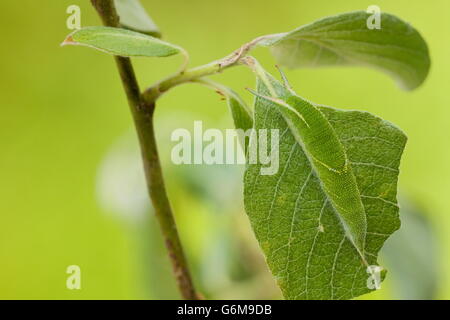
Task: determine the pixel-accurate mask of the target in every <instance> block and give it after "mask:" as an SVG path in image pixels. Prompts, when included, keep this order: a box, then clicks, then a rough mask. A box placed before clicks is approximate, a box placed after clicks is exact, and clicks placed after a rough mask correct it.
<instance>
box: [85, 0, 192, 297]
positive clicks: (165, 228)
mask: <svg viewBox="0 0 450 320" xmlns="http://www.w3.org/2000/svg"><path fill="white" fill-rule="evenodd" d="M91 2H92V5H93V6H94V7H95V9H96V10H97V12H98V14H99V15H100V18H101V19H102V21H103V24H104V25H106V26H109V27H119V26H120V21H119V16H118V14H117V11H116V8H115V6H114V1H113V0H91ZM115 60H116V64H117V68H118V69H119V73H120V77H121V79H122V85H123V87H124V89H125V92H126V95H127V99H128V103H129V105H130V109H131V112H132V114H133V119H134V123H135V126H136V131H137V133H138V137H139V142H140V146H141V153H142V159H143V162H144V170H145V175H146V179H147V186H148V190H149V193H150V198H151V200H152V203H153V207H154V209H155V215H156V218H157V219H158V221H159V224H160V226H161V229H162V233H163V236H164V241H165V244H166V247H167V250H168V252H169V257H170V260H171V262H172V266H173V270H174V274H175V277H176V278H177V282H178V287H179V289H180V292H181V295H182V296H183V298H185V299H190V300H195V299H198V296H197V294H196V292H195V289H194V285H193V282H192V279H191V275H190V272H189V268H188V265H187V261H186V258H185V255H184V252H183V248H182V246H181V242H180V238H179V236H178V231H177V228H176V224H175V219H174V217H173V213H172V209H171V207H170V203H169V199H168V197H167V193H166V188H165V184H164V179H163V174H162V169H161V164H160V161H159V156H158V150H157V147H156V140H155V133H154V125H153V112H154V109H155V102H154V101H151V100H146V101H144V99H142V97H141V93H140V89H139V85H138V82H137V80H136V75H135V73H134V69H133V66H132V64H131V60H130V59H129V58H124V57H117V56H116V57H115Z"/></svg>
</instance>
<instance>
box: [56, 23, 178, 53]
mask: <svg viewBox="0 0 450 320" xmlns="http://www.w3.org/2000/svg"><path fill="white" fill-rule="evenodd" d="M63 45H81V46H86V47H91V48H94V49H97V50H100V51H103V52H106V53H109V54H113V55H117V56H124V57H134V56H142V57H167V56H171V55H174V54H177V53H180V52H184V51H183V49H181V48H180V47H178V46H175V45H173V44H170V43H167V42H164V41H161V40H159V39H157V38H154V37H151V36H148V35H145V34H142V33H138V32H134V31H129V30H125V29H120V28H110V27H86V28H82V29H80V30H76V31H75V32H73V33H71V34H70V35H69V36H68V37H67V38H66V40H65V41H64V42H63Z"/></svg>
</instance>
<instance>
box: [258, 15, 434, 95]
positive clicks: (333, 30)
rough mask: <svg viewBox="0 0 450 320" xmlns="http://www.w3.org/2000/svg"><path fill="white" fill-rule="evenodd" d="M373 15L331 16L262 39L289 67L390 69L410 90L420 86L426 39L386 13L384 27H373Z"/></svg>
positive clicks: (427, 65)
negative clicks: (371, 20) (264, 39)
mask: <svg viewBox="0 0 450 320" xmlns="http://www.w3.org/2000/svg"><path fill="white" fill-rule="evenodd" d="M369 17H370V14H368V13H366V12H364V11H356V12H350V13H345V14H340V15H337V16H332V17H327V18H324V19H321V20H318V21H316V22H313V23H311V24H308V25H305V26H302V27H300V28H298V29H295V30H293V31H291V32H286V33H281V34H279V35H276V36H275V37H271V38H270V40H268V41H265V42H262V43H261V44H262V45H266V46H272V47H273V48H272V52H273V54H274V55H275V57H276V59H277V60H278V61H279V63H281V64H283V65H286V66H287V67H290V68H297V67H320V66H334V65H365V66H370V67H374V68H376V69H380V70H382V71H384V72H386V73H388V74H389V75H391V76H392V77H394V78H395V79H396V80H397V81H398V82H399V84H400V85H401V86H402V87H403V88H405V89H409V90H410V89H414V88H416V87H418V86H419V85H420V84H421V83H422V82H423V81H424V80H425V78H426V76H427V74H428V70H429V68H430V58H429V54H428V47H427V44H426V43H425V41H424V40H423V38H422V37H421V36H420V34H419V33H418V32H417V30H416V29H414V28H413V27H412V26H411V25H410V24H408V23H406V22H404V21H402V20H401V19H399V18H397V17H395V16H393V15H390V14H387V13H382V14H381V29H369V28H368V27H367V19H368V18H369Z"/></svg>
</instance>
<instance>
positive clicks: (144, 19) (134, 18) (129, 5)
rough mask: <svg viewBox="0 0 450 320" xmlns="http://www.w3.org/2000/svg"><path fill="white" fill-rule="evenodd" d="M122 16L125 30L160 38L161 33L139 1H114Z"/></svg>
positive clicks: (121, 20)
mask: <svg viewBox="0 0 450 320" xmlns="http://www.w3.org/2000/svg"><path fill="white" fill-rule="evenodd" d="M114 2H115V5H116V9H117V12H118V14H119V16H120V24H121V25H122V26H123V27H124V28H125V29H130V30H133V31H137V32H141V33H145V34H148V35H151V36H153V37H157V38H160V37H161V32H160V31H159V29H158V27H157V26H156V24H155V23H154V22H153V20H152V19H151V18H150V16H149V15H148V14H147V12H146V11H145V9H144V7H143V6H142V4H141V2H140V1H139V0H114Z"/></svg>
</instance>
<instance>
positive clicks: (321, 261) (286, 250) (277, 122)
mask: <svg viewBox="0 0 450 320" xmlns="http://www.w3.org/2000/svg"><path fill="white" fill-rule="evenodd" d="M268 78H269V76H268ZM270 79H271V80H270V83H271V84H272V85H273V87H274V88H273V90H268V88H267V85H266V84H265V83H264V82H263V81H259V83H258V92H259V94H261V95H263V96H267V95H269V92H270V91H275V92H276V95H277V98H278V99H280V100H283V101H285V102H286V103H287V104H289V106H290V107H291V108H292V110H294V111H296V112H298V113H299V114H300V115H301V116H302V117H303V118H304V120H306V123H308V124H310V127H309V128H308V127H303V128H297V126H296V125H294V126H293V125H292V123H290V122H292V121H293V120H291V119H290V118H289V117H286V115H285V114H284V113H283V112H281V109H282V107H281V106H280V105H279V104H278V103H275V102H273V101H271V100H267V99H263V98H261V97H257V99H256V102H255V111H254V112H255V115H254V128H255V129H256V130H259V129H269V130H271V129H278V130H279V135H280V138H279V170H278V172H277V173H276V174H274V175H261V172H260V170H261V168H262V167H263V165H261V164H260V163H257V164H252V163H249V164H248V166H247V169H246V173H245V180H244V203H245V208H246V211H247V213H248V215H249V218H250V221H251V223H252V227H253V229H254V231H255V234H256V237H257V239H258V241H259V243H260V245H261V247H262V249H263V251H264V253H265V255H266V259H267V263H268V265H269V267H270V269H271V271H272V273H273V274H274V276H275V277H276V279H277V281H278V284H279V286H280V287H281V289H282V291H283V294H284V296H285V297H286V298H287V299H349V298H353V297H356V296H359V295H361V294H364V293H368V292H370V291H372V290H373V289H374V288H369V287H368V286H367V283H368V278H369V274H368V273H367V271H368V270H373V269H369V268H368V266H374V265H377V255H378V251H379V250H380V249H381V247H382V246H383V243H384V241H385V240H386V239H387V238H388V237H389V236H390V235H391V234H392V233H393V232H394V231H395V230H397V229H398V228H399V226H400V221H399V218H398V206H397V199H396V194H397V178H398V166H399V163H400V157H401V154H402V152H403V148H404V146H405V143H406V137H405V135H404V134H403V132H402V131H400V130H399V129H398V128H397V127H395V126H394V125H392V124H390V123H388V122H387V121H384V120H382V119H380V118H378V117H376V116H373V115H371V114H370V113H367V112H360V111H343V110H338V109H334V108H330V107H324V106H315V105H313V104H311V103H308V102H307V101H305V100H303V99H302V98H300V97H298V96H297V97H296V98H295V99H296V100H298V101H299V103H300V104H303V105H298V104H297V103H296V104H295V105H294V104H290V97H291V98H292V96H293V95H294V93H292V92H290V91H289V90H287V89H286V88H285V87H283V86H282V85H281V84H280V83H279V82H277V81H276V80H274V79H273V78H270ZM312 108H316V109H315V110H311V109H312ZM317 111H320V113H321V114H322V115H323V117H324V119H325V120H326V121H327V122H328V123H329V125H330V126H331V127H332V129H333V130H334V132H335V135H336V138H337V139H338V141H339V143H341V144H342V147H343V149H344V152H345V156H346V157H347V160H346V163H348V165H349V169H351V170H350V172H353V174H354V176H355V178H356V184H357V188H358V190H359V192H358V195H359V196H360V201H361V202H362V204H363V206H364V210H365V216H366V221H367V230H366V232H365V241H364V242H363V243H365V245H364V248H363V250H358V249H357V247H358V243H355V241H352V240H351V236H349V233H350V234H351V233H355V234H358V232H355V230H356V231H357V228H356V229H353V230H348V225H349V224H353V225H355V226H357V224H354V223H353V222H352V216H351V215H350V216H348V215H347V217H346V218H345V217H344V215H346V214H348V212H347V213H346V214H342V211H343V210H348V209H349V208H348V206H347V205H346V204H345V203H343V202H342V201H339V202H338V203H337V202H336V201H335V199H336V197H339V196H342V197H346V196H347V193H346V191H345V185H342V189H341V190H334V189H333V187H330V183H331V184H332V183H333V182H330V181H324V180H325V179H328V180H329V179H334V180H335V181H336V180H338V179H339V177H337V176H333V175H331V174H328V175H324V174H323V172H322V173H321V172H319V170H318V168H317V167H318V165H320V162H324V163H325V164H327V163H329V161H328V159H327V158H323V156H324V154H322V152H318V151H317V150H315V151H312V149H311V144H314V143H315V142H314V141H313V140H310V141H307V140H309V138H308V137H306V135H307V133H308V132H307V131H308V130H311V132H312V131H313V130H315V129H313V128H312V126H313V125H314V123H315V122H316V121H315V120H314V119H316V118H317ZM311 119H312V120H311ZM321 128H322V129H323V126H321ZM300 130H301V131H304V132H303V133H300ZM327 130H328V129H327ZM315 136H316V138H317V139H319V141H316V142H317V143H321V142H320V135H319V134H318V133H317V132H316V134H315ZM327 136H328V135H327ZM330 139H331V138H330ZM254 143H256V139H252V140H251V143H250V146H249V150H250V152H249V154H250V153H251V152H252V150H254V149H253V146H252V144H254ZM305 143H307V144H308V145H309V147H308V146H305ZM312 147H314V146H312ZM271 148H272V147H271V146H270V147H269V150H270V149H271ZM330 150H332V149H330ZM328 156H330V155H328ZM318 160H319V161H318ZM336 168H337V167H336ZM332 169H333V168H332V167H330V172H332V171H333V170H332ZM321 170H322V171H323V170H324V169H321ZM342 172H343V173H345V172H346V171H345V170H344V171H342ZM338 184H339V183H338ZM333 192H334V193H336V194H335V195H332V194H331V193H333ZM351 194H354V193H353V192H352V193H351ZM341 200H342V199H341ZM336 203H337V204H338V205H339V206H340V207H337V206H336ZM356 220H357V219H356ZM356 220H355V221H356ZM356 237H357V236H353V238H356ZM358 251H359V252H358ZM384 273H385V272H383V271H382V272H381V274H380V280H382V279H383V277H384Z"/></svg>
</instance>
